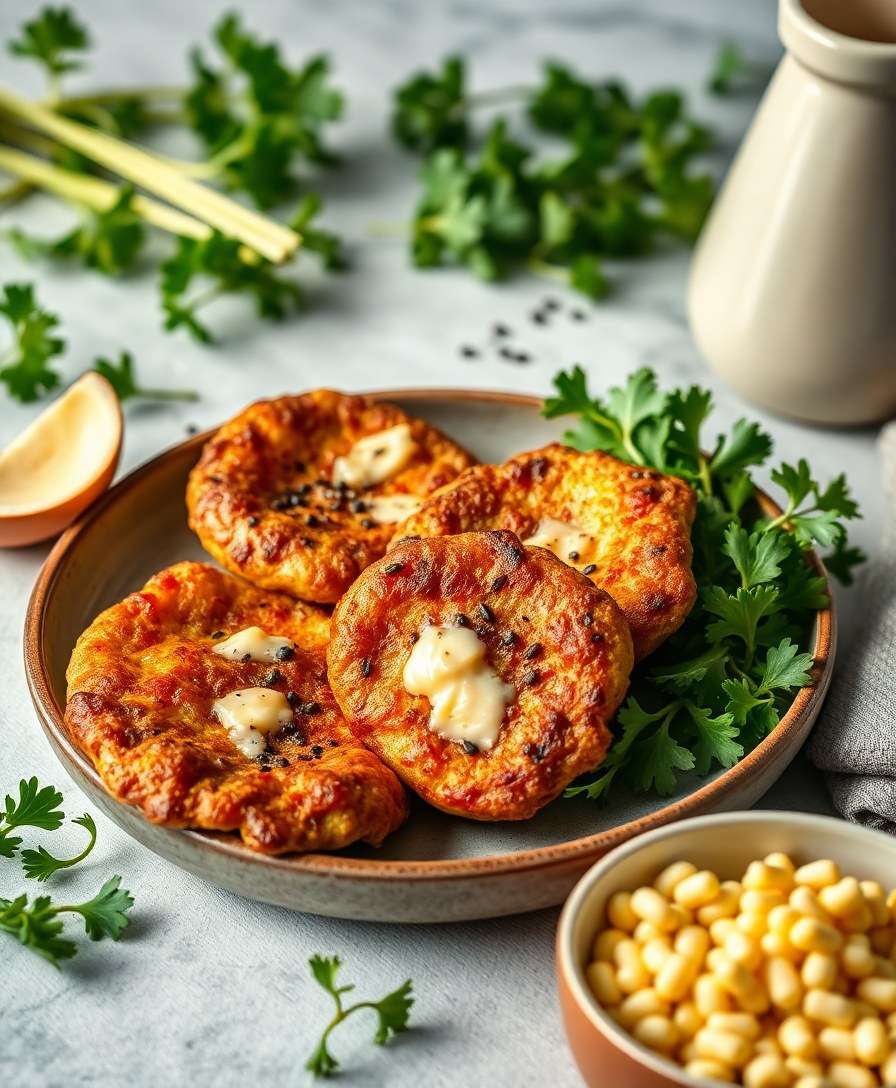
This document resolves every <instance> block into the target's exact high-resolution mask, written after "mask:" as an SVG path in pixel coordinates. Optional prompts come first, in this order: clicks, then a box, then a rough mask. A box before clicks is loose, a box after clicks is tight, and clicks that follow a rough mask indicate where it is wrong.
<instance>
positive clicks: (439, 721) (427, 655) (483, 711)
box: [404, 626, 516, 749]
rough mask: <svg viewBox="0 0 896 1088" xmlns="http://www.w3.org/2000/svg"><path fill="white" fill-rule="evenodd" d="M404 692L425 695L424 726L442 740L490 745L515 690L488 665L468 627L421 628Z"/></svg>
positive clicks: (480, 643)
mask: <svg viewBox="0 0 896 1088" xmlns="http://www.w3.org/2000/svg"><path fill="white" fill-rule="evenodd" d="M404 686H405V690H406V691H407V692H409V694H411V695H425V696H426V697H427V698H428V699H429V702H430V705H431V707H432V709H431V711H430V715H429V728H430V729H431V730H432V731H433V732H434V733H438V734H439V736H441V737H444V738H445V739H446V740H453V741H458V742H463V741H469V742H471V743H473V744H475V745H476V747H477V748H485V749H489V748H491V747H492V745H493V744H494V743H495V741H496V740H497V739H498V733H499V732H500V729H501V722H502V720H503V718H504V711H505V709H506V707H507V704H508V703H509V702H510V701H511V700H512V699H513V697H514V695H515V694H516V692H515V691H514V689H513V686H512V685H511V684H505V683H503V682H502V681H501V679H500V678H499V677H498V676H496V675H495V673H494V672H493V671H492V669H491V668H489V664H488V661H487V660H486V656H485V644H484V643H483V642H481V641H480V640H479V638H478V637H477V635H476V633H475V631H471V630H470V628H469V627H435V626H432V627H424V628H423V630H422V631H421V633H420V637H419V639H418V640H417V641H416V642H415V643H414V648H413V650H411V656H410V657H409V658H408V660H407V663H406V664H405V667H404Z"/></svg>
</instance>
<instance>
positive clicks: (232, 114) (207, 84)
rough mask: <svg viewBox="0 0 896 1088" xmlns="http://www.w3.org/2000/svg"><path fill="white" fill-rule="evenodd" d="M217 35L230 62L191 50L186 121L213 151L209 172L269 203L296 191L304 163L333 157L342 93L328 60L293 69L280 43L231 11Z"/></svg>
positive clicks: (318, 58)
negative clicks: (329, 137)
mask: <svg viewBox="0 0 896 1088" xmlns="http://www.w3.org/2000/svg"><path fill="white" fill-rule="evenodd" d="M212 36H213V39H214V42H215V45H216V47H217V49H218V50H219V51H220V52H221V53H222V54H223V57H224V59H225V61H226V64H225V66H224V67H222V68H215V67H213V66H212V65H211V64H210V63H208V62H207V61H206V59H205V56H204V54H203V52H202V50H200V49H198V48H197V49H194V50H193V51H192V52H191V54H190V63H191V66H192V70H193V83H192V85H191V86H190V87H189V89H188V90H187V93H186V95H185V96H184V109H185V111H186V115H187V121H188V124H189V125H190V126H191V127H192V129H193V130H194V132H195V133H196V134H197V136H198V137H199V138H200V139H201V140H202V141H203V143H204V145H205V147H206V149H207V150H208V152H209V154H210V155H211V160H210V161H211V173H212V174H213V175H217V176H219V177H220V178H221V179H222V180H223V181H224V183H225V184H226V185H227V186H228V187H229V188H231V189H238V190H242V191H244V192H247V193H249V194H250V196H252V198H253V199H254V200H255V202H256V204H258V205H259V206H260V207H270V206H271V205H273V204H275V203H277V202H278V201H282V200H284V199H286V198H288V197H290V196H291V195H292V193H293V192H294V190H295V187H296V181H297V178H296V168H297V166H299V165H300V164H301V163H303V162H305V163H308V162H313V163H315V164H319V165H320V164H322V165H328V164H330V163H332V162H334V161H335V159H334V156H333V155H332V154H331V153H330V152H329V151H327V149H326V148H325V146H324V144H323V139H322V136H323V129H324V127H325V125H327V124H328V123H330V122H332V121H335V120H336V119H337V118H339V117H340V116H341V114H342V109H343V97H342V94H341V93H340V92H339V91H337V90H336V89H335V88H333V87H332V86H331V85H330V82H329V79H330V66H329V61H328V60H327V58H326V57H324V56H314V57H311V58H310V60H308V61H307V62H306V63H305V64H304V65H303V66H301V67H298V68H292V67H290V66H289V65H288V64H286V62H285V61H284V60H283V58H282V56H281V54H280V50H279V48H278V46H277V45H276V43H274V42H262V41H261V40H260V39H258V38H257V37H255V36H254V35H253V34H251V33H250V32H249V31H248V30H246V28H245V27H244V26H243V24H242V22H241V20H240V17H239V16H238V15H236V14H235V13H233V12H231V13H230V14H228V15H225V16H224V17H223V18H222V19H221V20H220V21H219V22H218V24H217V25H216V27H215V28H214V31H213V35H212Z"/></svg>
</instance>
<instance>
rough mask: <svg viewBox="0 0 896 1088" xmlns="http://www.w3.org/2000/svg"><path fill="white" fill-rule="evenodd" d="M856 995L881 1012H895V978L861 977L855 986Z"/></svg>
mask: <svg viewBox="0 0 896 1088" xmlns="http://www.w3.org/2000/svg"><path fill="white" fill-rule="evenodd" d="M856 995H857V996H858V997H859V998H860V999H861V1000H862V1001H867V1002H868V1004H869V1005H873V1006H874V1007H875V1008H876V1009H880V1010H881V1012H896V979H892V978H878V977H876V976H872V977H871V978H863V979H862V981H861V982H860V983H859V984H858V986H857V987H856Z"/></svg>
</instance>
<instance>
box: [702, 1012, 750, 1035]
mask: <svg viewBox="0 0 896 1088" xmlns="http://www.w3.org/2000/svg"><path fill="white" fill-rule="evenodd" d="M706 1026H707V1027H708V1028H709V1029H710V1031H730V1032H733V1033H734V1034H735V1035H743V1037H744V1038H745V1039H758V1038H759V1035H760V1032H761V1031H762V1028H761V1026H760V1024H759V1021H758V1020H757V1018H756V1017H755V1016H754V1015H753V1014H752V1013H751V1012H714V1013H711V1014H710V1016H709V1019H708V1020H707V1021H706Z"/></svg>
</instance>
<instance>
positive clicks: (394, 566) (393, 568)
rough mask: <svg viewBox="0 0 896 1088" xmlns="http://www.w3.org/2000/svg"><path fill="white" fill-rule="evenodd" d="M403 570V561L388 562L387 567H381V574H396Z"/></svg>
mask: <svg viewBox="0 0 896 1088" xmlns="http://www.w3.org/2000/svg"><path fill="white" fill-rule="evenodd" d="M402 570H404V563H390V564H389V565H388V567H384V568H383V574H398V573H399V572H400V571H402Z"/></svg>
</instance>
